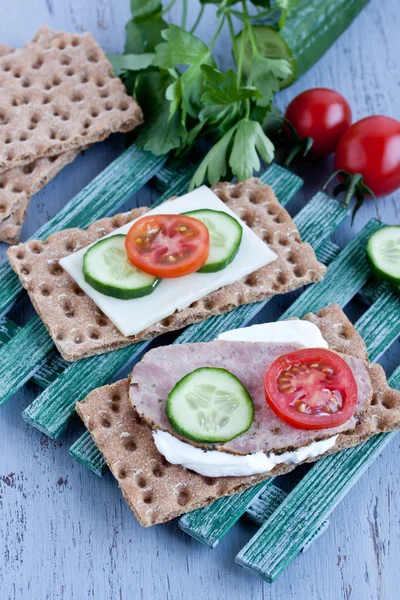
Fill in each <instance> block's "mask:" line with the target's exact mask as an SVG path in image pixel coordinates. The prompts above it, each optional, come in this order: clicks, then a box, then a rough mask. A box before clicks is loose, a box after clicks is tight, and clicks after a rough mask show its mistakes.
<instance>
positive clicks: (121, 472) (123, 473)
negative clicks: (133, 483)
mask: <svg viewBox="0 0 400 600" xmlns="http://www.w3.org/2000/svg"><path fill="white" fill-rule="evenodd" d="M127 477H128V471H127V470H126V469H124V467H122V468H121V469H119V471H118V479H126V478H127Z"/></svg>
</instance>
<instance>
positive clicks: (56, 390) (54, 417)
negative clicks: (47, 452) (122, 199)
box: [22, 340, 150, 439]
mask: <svg viewBox="0 0 400 600" xmlns="http://www.w3.org/2000/svg"><path fill="white" fill-rule="evenodd" d="M149 343H150V341H149V340H148V341H145V342H139V343H138V344H133V345H132V346H127V347H125V348H121V349H120V350H116V351H115V352H110V353H109V354H101V355H100V356H91V357H89V358H84V359H82V360H80V361H79V362H75V363H71V364H70V366H69V367H68V368H67V369H65V370H64V371H63V372H62V373H61V374H60V375H59V376H58V377H57V379H56V380H55V381H54V382H53V383H51V384H50V385H49V387H47V388H46V389H45V390H44V391H43V392H42V393H41V394H40V395H39V396H38V397H37V398H36V400H34V401H33V402H32V404H30V405H29V406H28V407H27V408H26V409H25V410H24V412H23V413H22V417H23V418H24V420H25V421H26V422H27V423H29V424H30V425H32V426H33V427H36V429H39V431H41V432H42V433H45V434H46V435H48V436H49V437H51V438H52V439H55V438H57V437H58V436H59V435H60V433H61V432H62V431H63V430H64V429H65V427H66V426H67V424H68V422H69V421H70V420H71V419H72V417H73V416H74V415H75V403H76V402H78V400H81V399H83V398H85V396H87V395H88V393H89V392H91V391H92V390H93V389H94V387H100V386H102V385H105V384H106V383H107V382H108V381H109V380H110V379H111V378H112V377H113V375H114V374H115V373H116V372H117V371H119V370H120V369H121V368H122V367H123V366H124V365H125V364H126V363H127V362H128V361H130V360H134V359H135V357H138V356H140V354H141V353H142V352H143V350H144V348H145V347H146V346H147V345H148V344H149ZM93 378H95V381H96V383H98V385H97V386H93Z"/></svg>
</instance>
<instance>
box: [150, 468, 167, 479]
mask: <svg viewBox="0 0 400 600" xmlns="http://www.w3.org/2000/svg"><path fill="white" fill-rule="evenodd" d="M151 472H152V473H153V475H154V477H162V476H163V475H164V470H163V468H162V467H161V465H155V466H154V467H153V468H152V470H151Z"/></svg>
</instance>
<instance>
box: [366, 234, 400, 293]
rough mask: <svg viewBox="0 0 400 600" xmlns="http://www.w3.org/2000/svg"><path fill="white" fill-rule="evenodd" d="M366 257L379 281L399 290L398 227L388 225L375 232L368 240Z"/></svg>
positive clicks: (399, 250) (399, 256)
mask: <svg viewBox="0 0 400 600" xmlns="http://www.w3.org/2000/svg"><path fill="white" fill-rule="evenodd" d="M367 257H368V260H369V263H370V265H371V269H372V271H373V273H374V274H375V275H376V277H378V278H379V279H384V280H385V281H389V282H390V283H392V284H393V285H394V286H395V287H396V288H397V290H399V289H400V226H399V225H390V226H387V227H382V229H379V230H378V231H376V232H375V233H374V234H373V235H371V237H370V238H369V240H368V244H367Z"/></svg>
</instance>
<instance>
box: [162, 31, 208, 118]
mask: <svg viewBox="0 0 400 600" xmlns="http://www.w3.org/2000/svg"><path fill="white" fill-rule="evenodd" d="M162 37H163V38H164V39H165V40H166V42H164V43H161V44H159V45H158V46H157V47H156V58H155V64H156V65H157V66H159V67H161V68H164V69H168V68H171V67H176V66H178V65H188V68H187V70H186V71H185V72H184V73H183V75H181V80H182V108H183V110H184V111H185V112H187V113H188V114H189V115H191V116H192V117H197V113H198V107H199V105H200V98H201V94H202V85H203V73H202V70H201V66H202V65H203V64H209V65H212V66H213V65H215V63H214V59H213V58H212V56H211V52H210V50H209V48H208V46H206V44H204V42H202V41H201V40H199V39H198V38H197V37H196V36H194V35H192V34H191V33H189V32H188V31H185V30H184V29H182V27H179V26H178V25H170V26H169V28H168V29H166V30H164V31H162Z"/></svg>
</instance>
